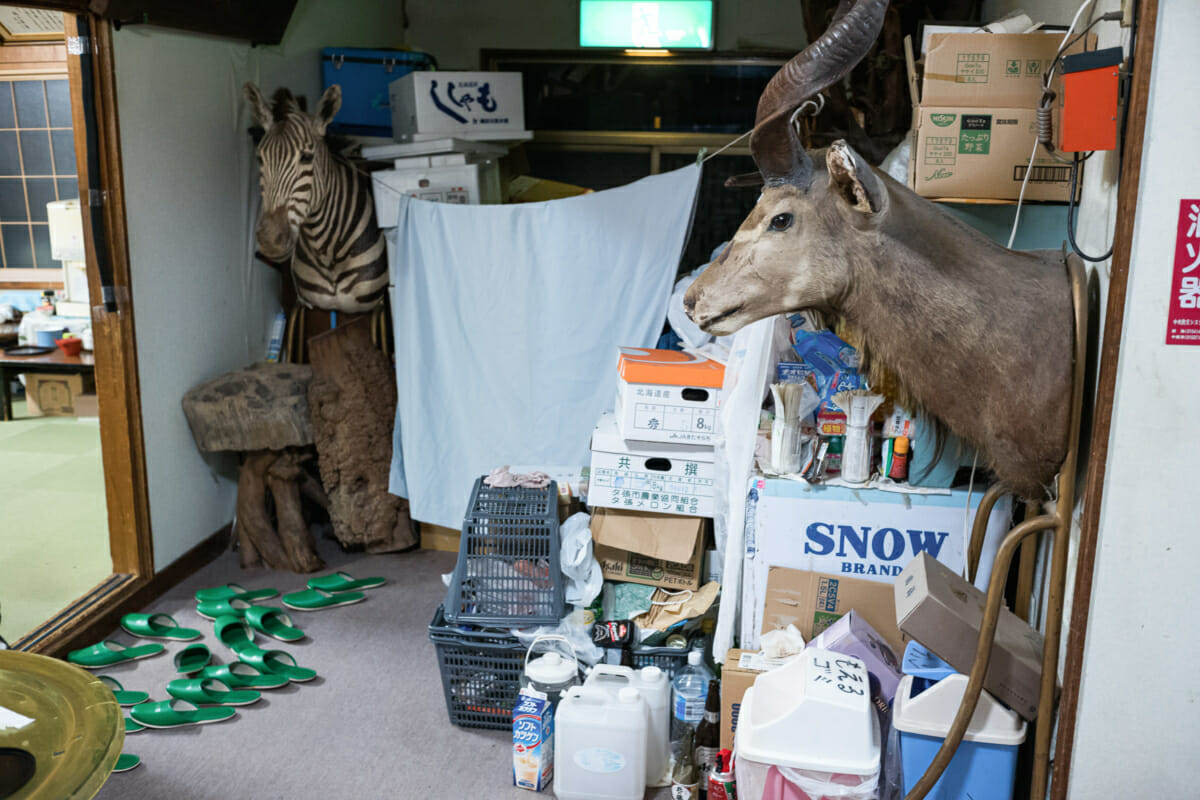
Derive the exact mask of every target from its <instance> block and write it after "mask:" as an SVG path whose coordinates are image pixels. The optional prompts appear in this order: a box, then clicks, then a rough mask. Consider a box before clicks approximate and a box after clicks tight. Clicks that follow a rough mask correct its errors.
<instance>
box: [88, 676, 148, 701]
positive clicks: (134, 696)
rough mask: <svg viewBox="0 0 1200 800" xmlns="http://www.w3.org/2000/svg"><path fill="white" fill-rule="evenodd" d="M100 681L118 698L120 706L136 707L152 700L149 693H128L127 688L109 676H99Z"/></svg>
mask: <svg viewBox="0 0 1200 800" xmlns="http://www.w3.org/2000/svg"><path fill="white" fill-rule="evenodd" d="M98 677H99V678H100V681H101V682H102V683H104V684H105V685H106V686H108V688H109V689H112V693H113V697H115V698H117V705H119V706H136V705H137V704H138V703H144V702H146V701H147V700H149V699H150V694H149V693H148V692H127V691H125V687H124V686H122V685H121V684H120V683H118V682H117V679H116V678H110V677H109V676H107V675H100V676H98Z"/></svg>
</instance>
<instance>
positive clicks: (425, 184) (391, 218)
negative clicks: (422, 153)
mask: <svg viewBox="0 0 1200 800" xmlns="http://www.w3.org/2000/svg"><path fill="white" fill-rule="evenodd" d="M371 182H372V189H373V191H374V195H375V218H376V221H377V222H378V223H379V227H381V228H390V227H394V226H395V225H396V223H397V217H398V214H399V197H400V196H401V195H409V196H411V197H416V198H417V199H419V200H429V201H432V202H435V203H455V204H459V205H480V204H496V203H499V202H501V200H502V199H503V198H502V196H501V192H500V166H499V162H498V161H497V160H496V159H494V158H481V159H475V158H473V157H471V156H468V155H464V154H457V155H456V156H449V157H447V156H433V157H425V158H412V159H398V160H397V161H396V169H384V170H378V171H376V172H373V173H371Z"/></svg>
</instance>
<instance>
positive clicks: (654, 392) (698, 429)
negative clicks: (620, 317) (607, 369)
mask: <svg viewBox="0 0 1200 800" xmlns="http://www.w3.org/2000/svg"><path fill="white" fill-rule="evenodd" d="M617 373H618V376H619V377H618V380H617V426H618V429H619V430H620V433H621V437H622V438H624V439H632V440H635V441H640V442H670V443H672V444H689V445H701V446H707V447H711V446H712V444H713V441H714V439H715V436H716V429H717V409H718V408H719V407H720V405H721V385H722V383H723V382H724V381H725V366H724V365H723V364H721V363H720V362H718V361H713V360H712V359H708V358H703V357H700V356H695V355H692V354H691V353H684V352H680V351H678V350H645V349H643V348H640V347H622V348H620V356H619V357H618V359H617Z"/></svg>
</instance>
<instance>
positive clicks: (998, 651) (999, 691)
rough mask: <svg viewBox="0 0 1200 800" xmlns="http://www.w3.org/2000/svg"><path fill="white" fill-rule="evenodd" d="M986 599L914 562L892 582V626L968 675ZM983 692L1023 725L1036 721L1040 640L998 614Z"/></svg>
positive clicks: (924, 560)
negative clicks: (893, 605) (1005, 707)
mask: <svg viewBox="0 0 1200 800" xmlns="http://www.w3.org/2000/svg"><path fill="white" fill-rule="evenodd" d="M984 600H985V595H984V593H983V592H982V591H980V590H979V589H976V588H975V587H974V586H972V585H971V584H969V583H967V582H966V581H965V580H963V579H962V578H961V577H959V576H958V574H957V573H955V572H953V571H952V570H950V569H947V568H946V566H945V565H943V564H940V563H938V562H937V561H936V560H934V559H932V558H930V557H929V555H928V554H927V553H922V554H921V555H919V556H917V557H916V558H914V559H913V560H912V561H911V562H910V563H909V564H908V566H906V567H905V568H904V571H903V572H901V573H900V576H899V577H898V578H897V579H896V585H895V603H896V623H897V625H898V626H899V627H900V630H902V631H903V632H904V633H905V634H907V635H908V636H911V637H912V638H913V639H916V640H917V641H918V642H920V643H921V644H922V645H924V646H925V647H926V648H928V649H929V650H931V651H932V652H933V653H934V654H936V655H937V656H939V657H940V658H942V659H943V660H945V661H946V662H947V663H949V664H950V666H952V667H954V668H955V669H956V670H958V671H959V672H962V673H964V674H965V673H969V672H970V671H971V666H972V664H973V663H974V661H975V648H976V646H977V644H978V642H979V628H980V626H981V625H982V623H983V606H984ZM994 642H995V643H994V645H993V647H992V657H991V662H990V664H989V666H988V672H987V678H986V679H985V680H984V683H983V688H984V689H986V690H988V691H989V692H991V693H992V695H993V696H995V697H996V698H997V699H998V700H1000V701H1001V702H1003V703H1006V704H1007V705H1008V706H1009V707H1010V708H1012V710H1013V711H1015V712H1017V713H1018V714H1020V715H1021V716H1022V717H1024V718H1025V719H1027V720H1032V719H1034V718H1035V717H1036V716H1037V706H1038V695H1039V693H1040V691H1041V676H1042V635H1041V634H1040V633H1038V632H1037V631H1036V630H1034V629H1033V628H1031V627H1030V626H1029V625H1028V624H1027V623H1025V622H1024V621H1023V620H1021V619H1020V618H1019V617H1017V615H1016V614H1013V613H1012V612H1011V611H1009V610H1008V609H1001V610H1000V620H999V622H998V624H997V626H996V637H995V640H994Z"/></svg>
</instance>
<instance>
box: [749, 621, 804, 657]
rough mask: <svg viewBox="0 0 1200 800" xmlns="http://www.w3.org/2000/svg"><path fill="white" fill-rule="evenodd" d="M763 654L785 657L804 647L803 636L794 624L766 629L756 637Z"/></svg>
mask: <svg viewBox="0 0 1200 800" xmlns="http://www.w3.org/2000/svg"><path fill="white" fill-rule="evenodd" d="M758 643H759V646H760V647H761V648H762V652H763V655H764V656H766V657H767V658H787V657H788V656H794V655H796V654H797V653H799V652H800V651H802V650H803V649H804V636H803V635H802V634H801V633H800V630H799V628H797V627H796V626H795V625H788V626H787V628H783V629H777V630H773V631H767V632H766V633H764V634H763V635H762V636H760V637H759V638H758Z"/></svg>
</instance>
